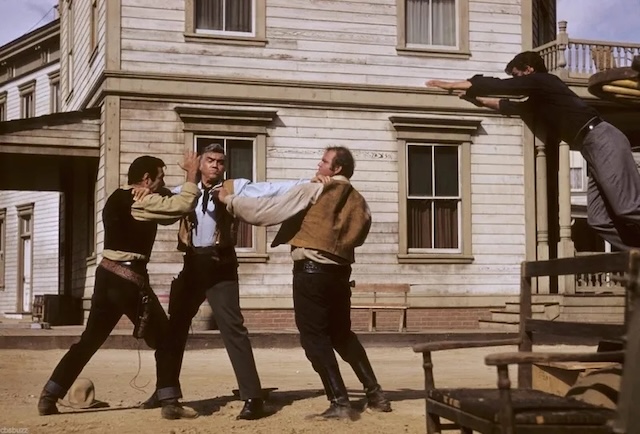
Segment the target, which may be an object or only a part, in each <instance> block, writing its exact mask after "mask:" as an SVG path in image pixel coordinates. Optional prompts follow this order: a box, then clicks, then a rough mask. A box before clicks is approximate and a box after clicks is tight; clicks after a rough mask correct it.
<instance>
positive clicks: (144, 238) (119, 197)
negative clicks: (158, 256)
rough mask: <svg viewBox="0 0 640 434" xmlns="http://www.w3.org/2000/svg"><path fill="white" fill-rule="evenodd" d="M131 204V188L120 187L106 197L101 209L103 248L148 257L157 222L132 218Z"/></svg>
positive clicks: (154, 237)
mask: <svg viewBox="0 0 640 434" xmlns="http://www.w3.org/2000/svg"><path fill="white" fill-rule="evenodd" d="M132 204H133V195H132V194H131V190H123V189H121V188H120V189H118V190H116V191H114V192H113V194H112V195H111V196H109V199H107V203H106V204H105V206H104V209H103V210H102V222H103V224H104V248H105V249H109V250H120V251H122V252H127V253H139V254H141V255H145V256H146V257H147V259H148V258H149V256H150V255H151V249H152V248H153V242H154V241H155V239H156V231H157V230H158V224H157V223H156V222H142V221H138V220H136V219H134V218H133V216H132V215H131V205H132Z"/></svg>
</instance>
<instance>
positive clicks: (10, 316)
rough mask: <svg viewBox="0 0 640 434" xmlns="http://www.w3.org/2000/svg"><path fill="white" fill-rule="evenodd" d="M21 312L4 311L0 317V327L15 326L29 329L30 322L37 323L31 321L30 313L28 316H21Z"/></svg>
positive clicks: (30, 326)
mask: <svg viewBox="0 0 640 434" xmlns="http://www.w3.org/2000/svg"><path fill="white" fill-rule="evenodd" d="M22 315H23V314H21V313H15V314H14V313H5V314H4V317H3V318H0V328H3V329H8V328H13V329H15V328H17V329H30V328H32V324H38V323H34V322H33V321H31V314H29V317H28V318H26V317H25V318H23V317H22Z"/></svg>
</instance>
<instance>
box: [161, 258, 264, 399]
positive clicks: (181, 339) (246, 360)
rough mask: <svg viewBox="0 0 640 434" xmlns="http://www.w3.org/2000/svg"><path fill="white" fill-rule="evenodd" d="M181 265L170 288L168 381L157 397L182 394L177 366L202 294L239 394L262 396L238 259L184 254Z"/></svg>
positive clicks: (179, 363) (180, 366)
mask: <svg viewBox="0 0 640 434" xmlns="http://www.w3.org/2000/svg"><path fill="white" fill-rule="evenodd" d="M184 261H185V262H184V269H183V270H182V273H180V276H179V277H178V279H177V281H176V282H175V284H174V285H172V288H171V296H170V299H169V314H170V315H169V334H168V339H169V341H170V342H171V345H172V351H171V362H170V364H171V367H170V369H169V370H170V374H171V376H172V380H171V383H170V384H168V385H165V389H164V390H163V389H161V388H159V389H158V397H159V398H160V399H168V398H177V397H181V396H182V392H181V390H180V370H181V368H182V359H183V356H184V350H185V347H186V343H187V338H188V335H189V327H190V326H191V320H192V319H193V317H194V316H195V315H196V314H197V313H198V309H199V308H200V305H201V304H202V303H203V302H204V300H205V298H206V299H207V300H208V301H209V304H210V305H211V309H212V311H213V315H214V318H215V320H216V323H217V324H218V328H219V329H220V335H221V336H222V341H223V342H224V345H225V348H226V350H227V354H228V355H229V359H230V360H231V365H232V367H233V371H234V373H235V375H236V379H237V381H238V386H239V390H240V398H241V399H243V400H247V399H250V398H259V397H262V387H261V385H260V378H259V377H258V371H257V369H256V363H255V359H254V357H253V350H252V349H251V341H250V340H249V332H248V331H247V328H246V327H245V326H244V317H243V316H242V312H241V310H240V293H239V286H238V272H237V263H236V262H235V261H234V262H233V263H223V264H221V263H219V262H217V261H215V260H214V259H213V258H212V257H210V256H207V255H185V259H184Z"/></svg>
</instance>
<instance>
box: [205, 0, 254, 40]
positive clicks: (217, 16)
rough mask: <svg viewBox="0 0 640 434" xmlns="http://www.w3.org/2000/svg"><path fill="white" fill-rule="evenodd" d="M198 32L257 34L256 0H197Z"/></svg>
mask: <svg viewBox="0 0 640 434" xmlns="http://www.w3.org/2000/svg"><path fill="white" fill-rule="evenodd" d="M195 29H196V32H198V33H213V34H229V35H253V34H255V0H195Z"/></svg>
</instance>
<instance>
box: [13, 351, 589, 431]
mask: <svg viewBox="0 0 640 434" xmlns="http://www.w3.org/2000/svg"><path fill="white" fill-rule="evenodd" d="M574 348H575V350H576V351H578V350H585V348H584V347H582V348H580V347H571V349H574ZM541 349H544V350H550V351H554V350H567V347H564V348H563V347H551V348H541ZM513 350H514V348H513V347H499V348H495V347H494V348H489V349H486V348H485V349H483V348H481V349H469V350H453V351H444V352H440V353H436V354H434V366H435V378H436V382H437V385H439V386H442V387H458V386H477V387H482V386H487V387H493V386H494V385H495V382H496V374H495V371H494V369H493V368H489V367H486V366H484V364H483V358H484V356H485V355H486V354H488V353H491V352H502V351H513ZM367 351H368V353H369V357H370V359H371V363H372V365H373V367H374V370H375V371H376V374H377V376H378V380H379V382H380V384H381V385H382V387H383V388H384V389H385V390H386V391H387V393H388V397H389V398H390V399H391V401H392V405H393V412H391V413H373V412H368V411H364V412H362V413H361V416H360V419H359V420H358V421H326V420H318V419H317V418H313V415H314V414H316V415H317V414H318V413H320V412H322V411H324V410H325V409H326V408H327V406H328V402H327V400H326V398H325V396H324V395H323V394H321V391H320V388H321V383H320V380H319V378H318V377H317V375H316V373H315V372H313V370H312V369H311V366H310V364H309V362H308V361H307V360H306V359H305V357H304V353H303V352H302V350H301V349H277V348H274V349H256V350H255V357H256V362H257V365H258V371H259V373H260V376H261V380H262V385H263V387H265V388H266V387H277V388H278V390H277V391H275V392H272V394H271V395H270V399H269V401H268V409H269V410H270V411H271V412H273V414H272V415H270V416H269V417H266V418H264V419H261V420H258V421H237V420H235V417H236V415H237V414H238V412H239V411H240V409H241V408H242V402H241V401H239V400H238V399H237V398H236V397H235V396H234V395H233V393H232V389H234V388H236V387H237V385H236V382H235V377H234V376H233V372H232V370H231V365H230V363H229V359H228V357H227V354H226V352H225V351H224V350H220V349H214V350H197V351H187V353H186V354H185V359H184V365H183V370H182V377H181V380H182V388H183V393H184V395H185V398H184V401H185V403H186V404H187V405H189V406H191V407H193V408H195V409H197V410H198V411H199V412H200V413H201V416H200V417H199V418H197V419H194V420H177V421H169V420H164V419H162V418H161V417H160V410H159V409H154V410H139V409H137V408H134V406H136V404H137V403H139V402H140V401H143V400H144V399H146V398H147V397H148V396H149V395H150V394H151V392H152V390H153V388H154V382H155V362H154V358H153V352H151V351H146V350H143V351H140V352H138V351H135V350H100V351H98V353H97V354H96V355H95V356H94V358H93V359H92V360H91V362H90V363H89V365H87V367H86V368H85V370H84V371H83V373H82V374H81V376H82V377H86V378H90V379H91V380H92V381H93V382H94V384H95V388H96V398H97V399H100V400H103V401H107V402H109V404H110V405H111V407H110V408H105V409H96V410H73V409H71V408H65V407H63V406H59V408H60V409H61V411H62V412H63V414H61V415H53V416H38V413H37V409H36V403H37V399H38V395H39V393H40V391H41V389H42V386H43V385H44V383H45V382H46V380H47V379H48V377H49V375H50V374H51V371H52V370H53V368H54V367H55V365H56V363H57V362H58V361H59V360H60V358H61V357H62V356H63V355H64V353H65V351H63V350H40V351H26V350H0V375H1V377H0V378H1V381H0V408H1V409H2V410H1V412H0V432H1V433H29V434H33V433H118V434H127V433H135V434H139V433H156V434H162V433H167V434H179V433H180V434H187V433H189V434H195V433H257V434H275V433H285V434H303V433H305V434H307V433H309V434H311V433H313V434H323V433H327V434H328V433H331V434H343V433H346V434H351V433H353V434H355V433H358V434H360V433H424V432H425V419H424V399H423V396H424V395H423V393H424V392H423V387H424V386H423V385H424V383H423V381H424V376H423V371H422V365H421V362H422V359H421V355H419V354H415V353H413V351H412V350H411V349H410V348H380V347H374V348H369V349H368V350H367ZM139 366H140V373H139V375H138V376H137V378H135V379H134V377H135V376H136V372H137V371H138V367H139ZM340 368H341V370H342V373H343V376H344V378H345V383H346V384H347V388H348V389H349V392H350V396H351V400H352V402H353V404H354V406H355V407H358V406H360V407H361V406H362V404H363V393H362V392H361V386H360V385H359V383H358V380H357V378H356V377H355V375H354V374H353V371H351V369H350V367H349V366H348V365H347V364H345V363H343V362H342V361H341V365H340ZM514 373H515V371H514V372H512V376H511V377H512V380H513V381H514V383H515V375H514Z"/></svg>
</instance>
